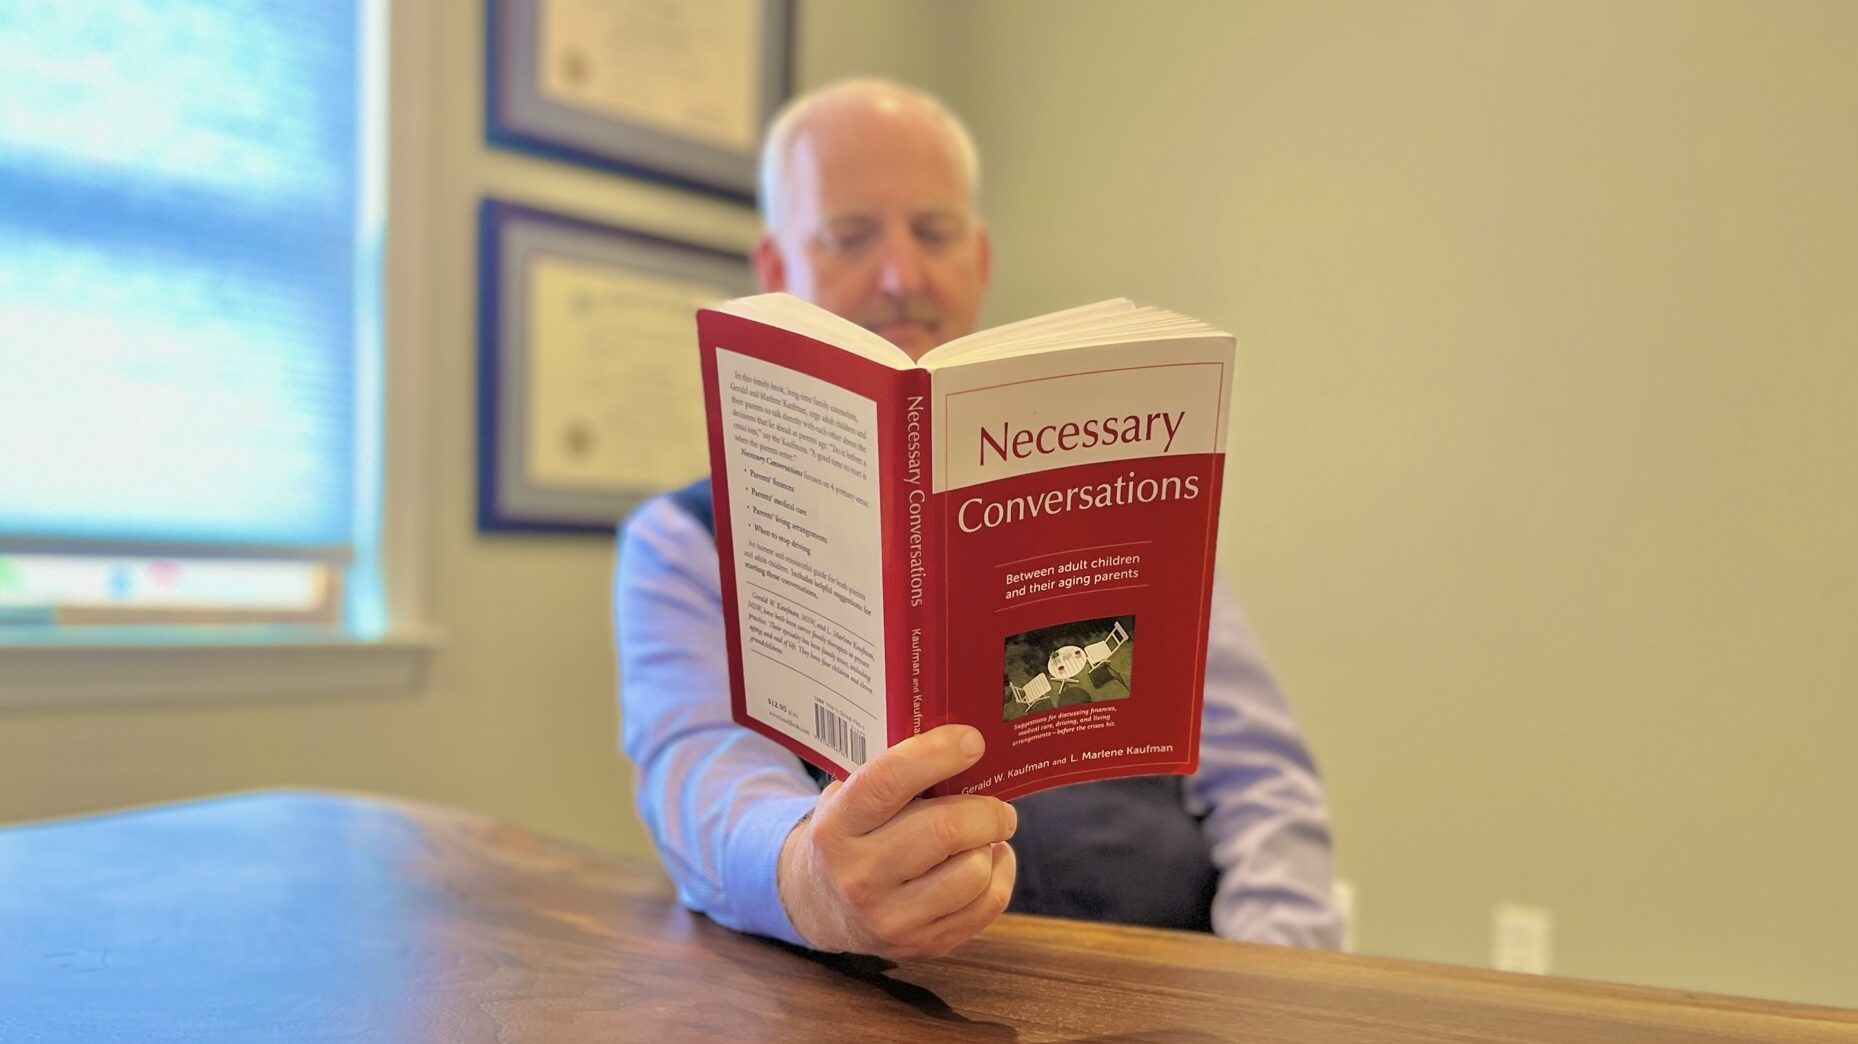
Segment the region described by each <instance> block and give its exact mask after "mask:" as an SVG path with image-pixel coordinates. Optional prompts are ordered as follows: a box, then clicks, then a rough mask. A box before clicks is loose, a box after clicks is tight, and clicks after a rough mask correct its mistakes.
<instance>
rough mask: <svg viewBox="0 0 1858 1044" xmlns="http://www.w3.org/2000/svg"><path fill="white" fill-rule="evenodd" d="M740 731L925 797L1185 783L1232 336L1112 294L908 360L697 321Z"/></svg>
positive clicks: (827, 325)
mask: <svg viewBox="0 0 1858 1044" xmlns="http://www.w3.org/2000/svg"><path fill="white" fill-rule="evenodd" d="M697 329H698V334H699V339H700V342H701V345H700V347H701V352H702V366H703V386H704V395H705V399H706V407H707V409H708V415H709V430H710V461H711V475H712V488H713V490H714V496H715V506H716V542H717V552H718V555H719V557H720V561H721V569H722V593H723V610H724V618H725V631H726V633H727V636H728V645H729V648H728V656H729V680H730V684H731V688H732V699H733V707H734V715H735V720H737V721H738V722H740V723H742V724H743V725H745V726H747V727H749V728H751V729H754V730H756V731H757V732H761V733H763V734H764V735H767V736H769V737H771V738H773V739H774V740H776V741H777V742H779V743H781V744H782V745H784V746H786V747H787V748H788V749H790V750H792V751H794V752H795V753H796V754H799V755H800V756H801V757H803V758H805V759H807V760H808V761H811V762H813V763H814V764H816V765H819V766H821V767H822V768H825V769H827V770H828V771H831V772H832V773H834V774H835V775H837V776H839V777H841V778H843V777H844V776H845V775H846V774H847V773H848V772H849V771H850V770H851V769H853V768H856V767H857V766H858V765H860V764H862V763H863V762H865V761H866V760H868V759H869V758H870V757H872V756H873V755H875V754H876V753H877V752H878V751H879V750H882V749H884V748H886V747H888V746H890V745H892V744H895V743H898V742H901V741H902V740H904V739H906V738H908V737H909V736H912V735H914V734H916V733H918V732H922V731H925V730H928V729H931V728H934V727H936V726H938V725H943V724H946V723H949V722H961V723H965V724H969V725H973V726H974V727H976V728H978V729H980V730H981V732H982V733H983V734H984V735H985V736H986V739H987V753H986V754H985V755H983V757H982V758H981V760H980V761H979V762H978V763H977V764H976V765H974V766H973V767H972V768H971V769H969V770H968V771H967V772H966V773H964V774H963V775H961V776H958V777H955V778H954V779H951V780H949V781H947V782H944V783H942V784H939V785H938V786H937V787H936V788H935V790H934V793H936V794H948V793H981V794H989V795H993V796H996V797H1000V798H1010V797H1015V796H1018V795H1022V794H1027V793H1030V792H1032V791H1035V790H1041V789H1044V788H1046V787H1052V786H1058V785H1061V784H1065V783H1076V782H1080V781H1082V780H1086V779H1095V778H1099V777H1106V776H1128V775H1137V774H1143V773H1187V772H1192V771H1193V770H1194V768H1195V766H1196V765H1197V764H1198V760H1199V748H1200V703H1201V687H1202V682H1203V679H1204V675H1205V668H1206V636H1207V614H1208V608H1209V604H1210V600H1211V597H1212V584H1213V551H1214V541H1215V537H1216V529H1217V525H1218V520H1219V492H1220V479H1221V472H1222V469H1223V466H1224V461H1225V443H1226V410H1227V404H1228V399H1229V388H1230V379H1231V375H1232V365H1233V354H1234V344H1233V339H1232V337H1230V336H1229V335H1227V334H1223V333H1220V332H1219V331H1217V330H1214V329H1213V328H1211V327H1209V326H1207V325H1206V324H1205V323H1202V322H1199V321H1198V320H1194V319H1190V318H1187V317H1186V316H1182V315H1177V314H1175V313H1173V312H1168V311H1164V310H1161V309H1157V308H1145V307H1138V306H1136V305H1134V304H1131V303H1130V302H1128V301H1122V300H1117V301H1106V302H1103V303H1101V304H1094V305H1088V306H1085V307H1083V308H1074V309H1071V310H1068V311H1063V312H1057V313H1054V314H1051V315H1046V316H1041V317H1039V318H1036V319H1029V320H1026V321H1024V322H1019V323H1013V324H1011V325H1008V326H1002V327H997V328H995V329H992V330H986V331H982V332H979V333H975V334H972V335H969V336H967V337H963V338H960V339H958V340H955V341H951V342H949V343H947V344H944V345H942V346H940V347H938V348H936V349H934V350H933V351H931V352H929V353H928V354H926V355H924V356H923V357H922V359H921V361H920V362H912V361H911V360H910V358H909V356H908V355H907V354H905V353H904V352H903V351H902V350H901V349H899V348H897V347H895V346H894V345H892V344H890V343H889V342H887V341H885V340H884V339H883V338H881V337H879V336H878V335H877V334H875V333H872V332H871V331H869V330H866V329H864V328H862V327H860V326H857V325H855V324H853V323H851V322H849V321H847V320H845V319H841V318H839V317H838V316H835V315H833V314H832V313H830V312H827V311H825V310H824V309H821V308H818V307H816V306H814V305H811V304H808V303H806V302H804V301H801V300H799V299H798V298H795V297H790V296H788V295H786V294H763V295H761V296H757V297H746V298H739V299H737V300H734V301H730V302H727V303H725V304H722V305H720V306H718V307H716V308H714V309H706V310H704V311H701V312H699V313H698V316H697Z"/></svg>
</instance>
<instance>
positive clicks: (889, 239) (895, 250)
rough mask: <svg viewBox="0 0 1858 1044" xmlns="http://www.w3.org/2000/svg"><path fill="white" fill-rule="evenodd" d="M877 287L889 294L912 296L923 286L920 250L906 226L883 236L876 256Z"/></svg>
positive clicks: (919, 291)
mask: <svg viewBox="0 0 1858 1044" xmlns="http://www.w3.org/2000/svg"><path fill="white" fill-rule="evenodd" d="M877 266H878V268H877V285H878V289H880V290H882V291H883V292H884V293H886V294H888V295H890V296H892V297H913V296H915V295H917V294H919V293H921V292H922V289H923V257H922V250H921V248H919V247H918V246H917V244H916V240H915V239H914V238H913V237H911V236H910V234H909V232H908V231H907V230H904V231H902V232H894V231H893V232H892V233H890V234H889V235H887V236H885V237H884V252H883V254H882V255H880V256H879V257H878V259H877Z"/></svg>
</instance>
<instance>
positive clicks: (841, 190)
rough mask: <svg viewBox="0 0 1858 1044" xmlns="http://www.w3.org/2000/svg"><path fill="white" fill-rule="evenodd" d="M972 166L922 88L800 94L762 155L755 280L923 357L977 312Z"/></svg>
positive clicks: (955, 128)
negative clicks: (761, 228) (762, 227)
mask: <svg viewBox="0 0 1858 1044" xmlns="http://www.w3.org/2000/svg"><path fill="white" fill-rule="evenodd" d="M978 171H979V164H978V163H977V161H976V159H975V153H974V144H973V141H972V139H971V138H970V137H969V136H968V132H967V129H966V128H964V127H963V126H962V125H961V123H960V121H958V120H956V119H955V117H954V116H953V115H952V114H950V113H949V111H948V110H947V109H945V108H943V106H942V103H941V102H939V101H937V100H936V99H934V98H932V97H930V96H929V95H927V94H923V93H922V92H920V91H916V90H912V89H910V88H908V87H904V86H901V85H898V84H894V83H888V82H885V81H881V80H850V81H846V82H843V83H837V84H833V85H832V86H829V87H824V88H821V89H819V90H817V91H814V92H812V93H810V94H807V95H804V96H802V97H800V98H797V99H795V100H794V101H793V102H790V103H789V104H788V106H787V107H786V108H785V109H783V110H782V112H781V114H780V115H779V116H777V117H775V120H774V123H773V124H772V125H771V127H770V128H769V131H768V140H767V144H766V145H765V146H764V147H763V149H762V155H761V215H762V220H763V222H764V224H765V225H766V231H765V232H764V234H763V235H762V238H761V243H760V244H759V245H758V246H757V247H756V250H755V274H756V275H757V276H758V277H760V280H761V285H762V287H763V288H764V289H766V290H785V291H787V292H788V293H790V294H794V295H796V296H798V297H803V298H805V299H807V300H809V301H811V302H813V303H814V304H817V305H819V306H821V307H823V308H826V309H828V310H830V311H833V312H836V313H838V314H839V315H842V316H844V317H845V318H847V319H850V320H852V321H853V322H855V323H858V324H859V325H860V326H865V327H868V328H870V329H872V330H875V331H876V332H877V333H879V334H881V335H882V336H883V337H884V338H885V339H886V340H888V341H890V342H891V343H892V344H895V345H896V346H897V347H899V348H902V349H903V350H904V351H906V352H908V353H910V357H911V358H920V357H921V356H922V354H923V353H924V352H927V351H928V350H929V349H931V348H933V347H935V346H936V345H938V344H941V343H942V342H944V341H948V340H952V339H953V338H956V337H960V336H961V335H963V334H966V333H971V332H972V331H973V330H974V326H975V321H976V318H977V316H978V315H979V313H980V308H981V295H982V293H983V292H984V291H985V290H986V288H987V276H988V266H989V263H990V257H989V246H988V242H987V231H986V229H985V228H983V227H982V226H981V222H980V218H979V216H978V215H977V214H976V213H975V209H974V194H975V190H976V188H977V187H978V186H977V184H976V180H977V177H978Z"/></svg>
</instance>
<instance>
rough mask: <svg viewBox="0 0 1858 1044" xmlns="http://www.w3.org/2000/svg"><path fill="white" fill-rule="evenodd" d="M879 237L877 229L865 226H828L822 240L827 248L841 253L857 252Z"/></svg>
mask: <svg viewBox="0 0 1858 1044" xmlns="http://www.w3.org/2000/svg"><path fill="white" fill-rule="evenodd" d="M876 239H877V231H876V230H875V229H872V228H868V227H864V226H854V227H851V228H828V229H827V230H826V231H825V233H824V234H823V235H821V236H820V241H821V242H822V243H823V244H824V246H825V247H826V249H828V250H831V251H833V252H834V253H839V254H855V253H858V252H859V251H861V250H863V249H865V248H866V247H869V246H870V245H871V243H872V242H873V241H874V240H876Z"/></svg>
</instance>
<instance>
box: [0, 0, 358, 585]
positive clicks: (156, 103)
mask: <svg viewBox="0 0 1858 1044" xmlns="http://www.w3.org/2000/svg"><path fill="white" fill-rule="evenodd" d="M366 21H367V14H366V11H365V3H364V4H357V3H355V2H353V0H349V2H342V0H334V2H325V0H297V2H283V0H247V2H239V0H7V2H6V3H4V4H0V69H4V70H5V81H4V87H3V88H0V550H5V549H6V548H7V547H9V546H10V547H12V548H13V550H16V551H17V550H22V549H31V548H33V547H35V546H40V547H42V546H45V545H47V544H51V545H57V546H59V547H60V548H62V549H64V550H67V551H69V550H73V549H75V550H77V551H83V550H84V549H85V548H86V547H88V546H95V547H99V548H112V549H118V550H120V549H122V548H125V547H126V548H132V549H133V548H137V547H153V548H163V549H177V548H178V549H181V550H182V551H185V550H186V549H189V548H198V549H207V550H211V551H214V552H216V553H226V552H227V550H228V549H233V550H243V551H249V550H254V549H255V550H258V551H261V552H268V553H277V554H283V555H286V556H306V557H314V558H323V559H328V558H345V557H347V556H348V555H349V554H351V553H352V551H353V550H354V549H355V548H356V546H357V544H358V543H359V544H366V543H367V542H369V541H371V540H372V534H371V530H370V527H371V526H372V518H371V512H372V508H373V502H374V499H375V495H374V494H373V493H371V492H370V491H369V490H368V488H367V482H366V481H365V480H367V479H368V478H370V477H371V476H373V475H374V474H376V472H377V465H376V464H375V462H374V460H373V457H374V455H375V454H376V453H377V447H376V446H375V445H374V435H373V434H371V433H372V432H373V431H374V428H373V427H372V425H373V424H374V423H375V421H374V418H373V417H372V416H371V415H370V414H371V411H372V406H371V404H370V403H369V400H368V397H367V389H369V388H371V387H373V384H374V382H373V380H372V375H371V372H370V371H369V370H368V368H369V367H371V366H373V365H375V363H374V361H373V360H372V359H371V358H370V357H369V353H370V351H371V350H372V348H373V345H374V343H375V342H374V338H375V337H376V336H377V335H376V334H374V333H372V332H371V331H372V329H373V327H374V325H375V324H377V323H378V314H377V313H378V289H377V285H378V275H379V273H378V257H379V241H380V220H379V218H380V214H379V206H378V202H377V201H375V200H373V199H371V198H370V196H371V193H370V189H369V186H370V184H371V182H370V180H369V172H368V171H367V170H365V169H364V167H365V166H366V165H367V164H368V163H371V162H372V161H373V156H372V149H371V148H370V147H368V145H367V142H366V140H365V137H366V133H367V130H368V126H367V124H368V115H367V109H366V107H367V106H369V105H370V104H373V100H372V99H370V98H368V97H366V96H365V95H366V94H367V88H366V86H365V84H364V73H365V72H366V70H365V68H364V64H365V61H366V57H365V55H366V46H365V45H366V44H367V41H366V40H364V39H363V34H364V32H365V31H366V29H367V25H366Z"/></svg>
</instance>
